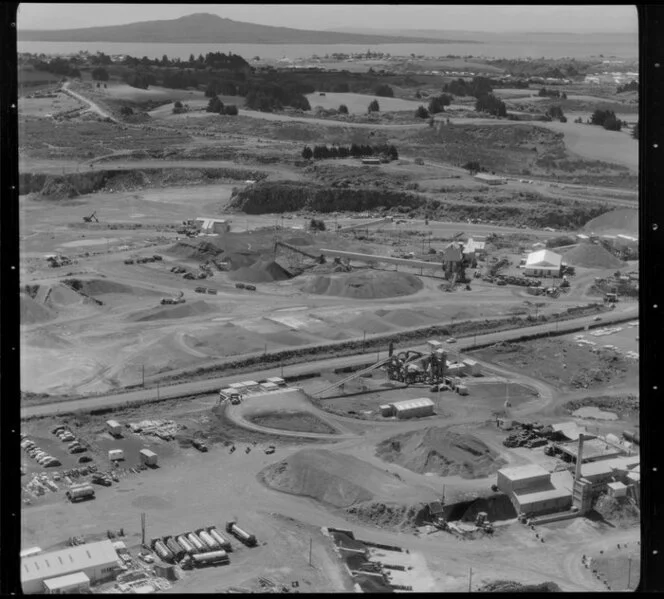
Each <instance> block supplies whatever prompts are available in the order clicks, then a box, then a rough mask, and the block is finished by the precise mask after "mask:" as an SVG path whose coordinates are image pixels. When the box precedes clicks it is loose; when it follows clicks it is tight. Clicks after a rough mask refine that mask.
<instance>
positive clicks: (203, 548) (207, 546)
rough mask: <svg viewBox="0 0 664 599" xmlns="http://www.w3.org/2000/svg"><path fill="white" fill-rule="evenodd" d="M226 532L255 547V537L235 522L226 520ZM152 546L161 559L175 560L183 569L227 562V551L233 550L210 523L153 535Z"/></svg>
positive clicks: (228, 560)
mask: <svg viewBox="0 0 664 599" xmlns="http://www.w3.org/2000/svg"><path fill="white" fill-rule="evenodd" d="M226 532H227V533H230V534H232V535H233V536H235V538H237V539H238V540H240V541H241V542H242V543H244V544H245V545H247V546H248V547H255V546H256V545H257V544H258V543H257V540H256V537H255V536H254V535H252V534H250V533H248V532H246V531H245V530H243V529H242V528H240V527H239V526H238V525H237V523H235V522H228V523H227V524H226ZM151 547H152V550H153V551H154V552H155V553H156V554H157V555H158V556H159V557H160V558H161V559H162V560H164V561H165V562H168V563H179V564H180V565H181V566H182V567H183V568H185V569H191V568H198V567H203V566H208V565H216V564H228V563H230V558H229V556H228V553H230V552H232V551H233V547H232V546H231V542H230V540H229V539H228V538H227V537H226V536H225V535H223V534H222V533H220V532H219V531H218V530H217V529H216V528H215V527H214V526H209V527H207V528H199V529H198V530H196V531H195V532H189V533H182V534H179V535H172V536H166V537H163V538H161V539H153V540H152V542H151Z"/></svg>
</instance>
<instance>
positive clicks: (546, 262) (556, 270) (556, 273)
mask: <svg viewBox="0 0 664 599" xmlns="http://www.w3.org/2000/svg"><path fill="white" fill-rule="evenodd" d="M562 261H563V258H562V256H560V255H559V254H555V253H554V252H552V251H550V250H538V251H536V252H531V253H530V254H528V257H527V258H526V265H525V267H524V273H525V274H526V275H530V276H534V277H560V270H561V268H562Z"/></svg>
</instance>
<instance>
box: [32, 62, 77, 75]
mask: <svg viewBox="0 0 664 599" xmlns="http://www.w3.org/2000/svg"><path fill="white" fill-rule="evenodd" d="M32 64H33V66H34V68H35V70H36V71H46V72H47V73H53V74H54V75H62V76H64V77H80V76H81V71H79V70H78V68H77V67H76V66H74V65H72V64H71V62H70V61H68V60H65V59H64V58H59V57H56V58H52V59H51V60H49V61H45V60H35V61H34V62H33V63H32Z"/></svg>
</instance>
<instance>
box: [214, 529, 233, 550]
mask: <svg viewBox="0 0 664 599" xmlns="http://www.w3.org/2000/svg"><path fill="white" fill-rule="evenodd" d="M208 532H209V533H210V536H211V537H212V538H213V539H214V540H215V541H217V543H219V545H221V548H222V549H224V550H226V551H232V547H231V542H230V541H229V540H228V539H227V538H226V537H225V536H224V535H222V534H221V533H220V532H219V531H218V530H217V529H216V528H210V529H209V530H208Z"/></svg>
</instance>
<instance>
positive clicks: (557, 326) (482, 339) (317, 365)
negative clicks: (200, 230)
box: [21, 304, 638, 418]
mask: <svg viewBox="0 0 664 599" xmlns="http://www.w3.org/2000/svg"><path fill="white" fill-rule="evenodd" d="M637 317H638V305H636V304H634V305H630V306H626V307H624V308H622V309H621V310H616V311H615V312H614V313H612V314H610V315H605V316H604V317H603V319H602V321H601V322H594V321H593V317H590V316H586V317H582V318H577V319H574V320H569V321H566V322H564V323H554V324H545V325H538V326H533V327H527V328H524V329H516V330H510V331H501V332H498V333H489V334H485V335H473V336H470V337H466V338H463V339H460V340H459V341H458V343H456V344H454V345H450V346H449V348H448V349H450V350H453V351H454V350H456V351H464V350H467V349H469V348H471V347H473V346H474V345H475V344H477V345H479V344H484V343H497V342H499V341H509V340H512V339H516V338H518V337H519V336H521V335H524V334H535V333H547V332H552V333H555V332H556V331H558V332H562V331H570V330H573V329H575V328H577V327H579V326H584V325H586V324H587V325H590V326H604V325H606V324H610V323H612V322H619V321H624V320H626V319H633V318H637ZM414 349H418V350H420V351H422V350H424V351H426V349H427V348H426V346H425V345H420V346H417V347H415V348H414ZM372 359H373V356H372V354H359V355H355V356H347V357H343V358H330V359H326V360H317V361H310V362H306V363H303V364H296V365H291V366H287V367H284V369H283V374H284V375H285V376H295V375H300V374H307V373H313V372H320V371H321V370H328V369H331V368H343V367H344V366H352V365H355V364H362V363H366V362H368V361H371V360H372ZM250 376H251V378H252V379H255V380H257V379H265V378H268V377H273V376H282V371H281V368H280V367H276V368H269V369H265V370H257V371H255V372H253V373H251V375H250V374H249V373H245V374H242V375H239V376H223V377H219V378H211V379H205V380H201V381H189V382H186V383H178V384H175V385H169V386H168V387H164V388H160V387H157V388H156V389H155V388H151V389H140V390H138V391H131V392H127V393H117V394H108V395H98V396H93V397H87V398H83V399H74V400H71V401H65V402H56V403H45V404H41V405H34V406H26V407H22V408H21V418H30V417H34V416H49V415H53V414H59V413H64V412H72V411H89V410H93V409H95V408H101V407H114V406H122V405H125V404H127V405H129V404H132V403H137V402H139V403H140V402H142V401H146V400H150V399H155V398H159V399H174V398H178V397H187V396H190V395H200V394H204V393H214V392H216V391H217V390H218V389H220V388H222V387H226V386H228V385H229V384H230V383H232V382H237V381H240V380H246V379H247V378H248V377H250Z"/></svg>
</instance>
